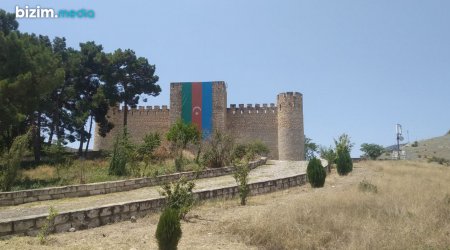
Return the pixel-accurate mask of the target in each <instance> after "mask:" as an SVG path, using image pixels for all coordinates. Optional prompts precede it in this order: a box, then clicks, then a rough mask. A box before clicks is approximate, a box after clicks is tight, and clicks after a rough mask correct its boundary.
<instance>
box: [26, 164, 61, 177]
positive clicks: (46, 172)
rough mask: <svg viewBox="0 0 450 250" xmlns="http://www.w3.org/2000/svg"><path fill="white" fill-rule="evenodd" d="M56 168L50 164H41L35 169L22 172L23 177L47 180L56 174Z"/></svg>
mask: <svg viewBox="0 0 450 250" xmlns="http://www.w3.org/2000/svg"><path fill="white" fill-rule="evenodd" d="M55 172H56V169H55V167H53V166H50V165H41V166H39V167H37V168H34V169H28V170H24V171H22V172H21V175H22V177H24V178H25V177H27V178H30V179H36V180H46V179H49V178H53V177H54V176H55Z"/></svg>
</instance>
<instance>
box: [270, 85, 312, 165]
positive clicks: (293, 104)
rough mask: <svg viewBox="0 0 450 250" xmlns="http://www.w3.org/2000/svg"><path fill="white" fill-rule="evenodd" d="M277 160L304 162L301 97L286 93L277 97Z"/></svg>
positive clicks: (298, 94) (294, 93)
mask: <svg viewBox="0 0 450 250" xmlns="http://www.w3.org/2000/svg"><path fill="white" fill-rule="evenodd" d="M277 108H278V159H279V160H292V161H301V160H305V134H304V130H303V96H302V94H300V93H298V92H286V93H281V94H279V95H278V96H277Z"/></svg>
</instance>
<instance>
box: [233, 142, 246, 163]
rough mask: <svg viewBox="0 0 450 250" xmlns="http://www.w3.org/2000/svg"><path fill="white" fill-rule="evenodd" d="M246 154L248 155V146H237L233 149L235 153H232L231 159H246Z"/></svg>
mask: <svg viewBox="0 0 450 250" xmlns="http://www.w3.org/2000/svg"><path fill="white" fill-rule="evenodd" d="M246 153H247V145H245V144H237V145H236V146H235V147H234V148H233V153H232V156H231V158H232V159H238V160H240V159H242V158H244V156H245V154H246Z"/></svg>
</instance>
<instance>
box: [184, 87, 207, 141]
mask: <svg viewBox="0 0 450 250" xmlns="http://www.w3.org/2000/svg"><path fill="white" fill-rule="evenodd" d="M212 106H213V91H212V82H192V83H191V82H187V83H183V84H182V85H181V119H182V120H183V121H184V122H187V123H192V124H194V125H195V126H197V128H198V129H199V130H200V131H201V132H202V135H203V138H208V137H209V135H210V134H211V132H212V118H213V117H212Z"/></svg>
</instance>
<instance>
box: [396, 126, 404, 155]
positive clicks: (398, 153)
mask: <svg viewBox="0 0 450 250" xmlns="http://www.w3.org/2000/svg"><path fill="white" fill-rule="evenodd" d="M395 130H396V132H397V159H399V160H400V159H401V158H400V141H403V136H402V125H400V124H398V123H397V125H396V126H395Z"/></svg>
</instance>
